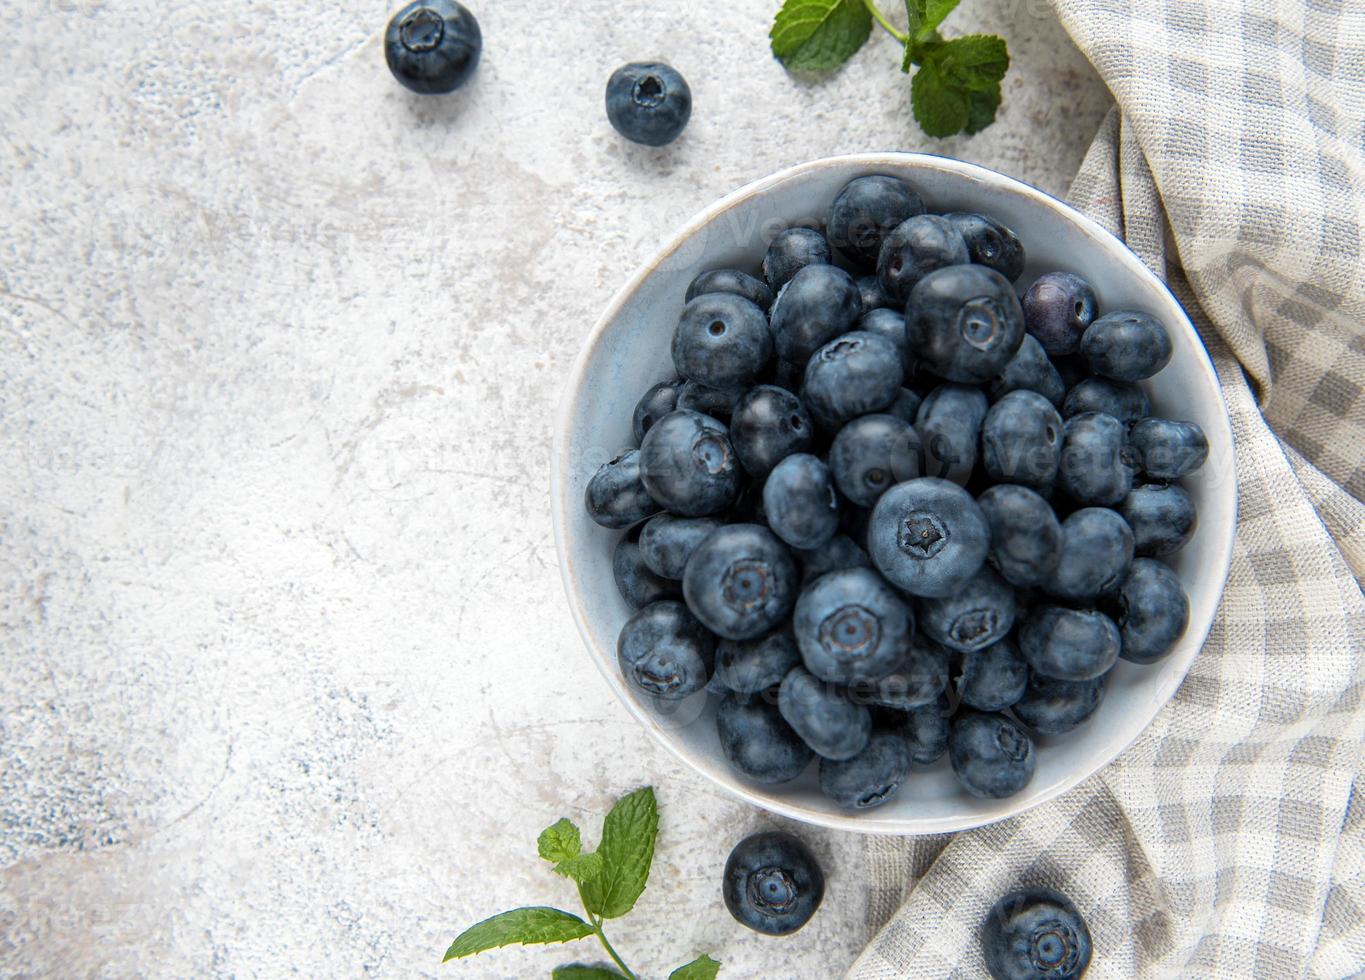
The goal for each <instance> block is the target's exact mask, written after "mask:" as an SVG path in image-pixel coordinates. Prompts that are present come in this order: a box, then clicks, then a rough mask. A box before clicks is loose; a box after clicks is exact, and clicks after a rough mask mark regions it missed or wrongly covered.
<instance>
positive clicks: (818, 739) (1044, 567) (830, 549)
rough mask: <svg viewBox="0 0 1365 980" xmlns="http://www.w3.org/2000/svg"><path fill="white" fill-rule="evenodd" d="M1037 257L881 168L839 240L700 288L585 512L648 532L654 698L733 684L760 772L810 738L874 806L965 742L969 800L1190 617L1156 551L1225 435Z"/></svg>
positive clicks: (1158, 344) (958, 758)
mask: <svg viewBox="0 0 1365 980" xmlns="http://www.w3.org/2000/svg"><path fill="white" fill-rule="evenodd" d="M1023 268H1024V248H1023V246H1022V245H1021V243H1020V241H1019V239H1018V238H1017V237H1016V236H1015V234H1014V233H1013V232H1011V231H1010V230H1009V229H1008V228H1006V227H1004V226H1003V225H1001V224H1000V223H998V222H997V221H995V220H993V219H992V218H990V217H988V216H986V215H982V214H968V213H950V214H929V213H926V210H925V205H924V201H923V199H922V198H921V196H920V194H919V193H917V192H916V190H915V189H914V188H913V187H911V186H910V185H908V184H907V183H905V182H904V181H902V180H899V179H897V178H895V177H889V176H881V175H873V176H865V177H859V178H857V179H856V180H853V181H852V182H850V183H849V184H848V185H847V186H846V187H844V188H843V190H842V191H841V192H840V193H839V195H838V196H837V197H836V198H835V200H834V203H833V205H832V207H831V209H830V212H829V215H828V220H827V222H826V224H825V227H824V230H823V232H821V231H817V230H814V229H812V228H807V227H794V228H790V229H788V230H786V231H783V232H782V233H781V234H779V235H777V237H776V238H775V239H773V241H772V243H771V245H770V247H769V248H768V251H767V254H766V255H765V257H764V259H763V269H762V275H763V278H762V279H759V278H757V277H755V276H753V275H750V274H748V273H746V272H744V271H741V270H738V269H716V270H713V271H708V272H704V273H702V274H701V275H699V276H698V277H697V278H696V280H695V281H693V282H692V284H691V286H690V287H689V288H688V290H687V294H686V298H685V305H684V306H683V308H682V314H681V316H680V317H679V319H678V325H677V329H676V331H675V333H674V335H673V342H672V355H673V363H674V366H675V368H676V370H677V374H678V377H676V378H671V379H669V380H666V381H662V382H660V383H658V384H656V385H654V386H653V387H652V388H650V389H649V390H648V391H647V392H645V394H644V396H643V397H642V398H641V399H640V401H639V404H638V405H637V406H636V408H635V415H634V435H635V438H636V441H637V443H638V446H639V448H637V449H629V450H627V451H625V452H622V453H621V454H620V455H619V456H617V457H616V458H615V459H613V460H611V461H610V462H609V463H607V464H605V465H604V466H603V467H602V468H601V469H600V470H599V471H598V472H597V473H596V475H594V476H593V477H592V479H591V481H590V482H589V484H588V487H587V492H586V506H587V510H588V513H589V514H590V515H591V517H592V518H593V520H595V521H596V522H597V523H599V524H601V525H603V526H605V527H608V528H616V529H629V530H628V533H626V534H625V535H624V536H622V538H621V539H620V541H619V542H618V543H617V545H616V550H615V554H614V558H613V566H614V571H615V577H616V581H617V584H618V585H619V587H620V591H621V594H622V595H623V596H624V597H625V598H626V600H627V602H629V603H630V605H631V606H633V607H634V608H635V609H636V610H637V612H636V613H635V614H634V615H633V616H632V617H631V618H630V620H629V621H628V622H627V623H626V625H625V627H624V628H623V629H622V631H621V635H620V639H619V643H618V647H617V654H618V658H619V662H620V667H621V670H622V672H623V674H624V675H625V677H626V678H627V679H628V680H629V681H630V683H632V684H633V685H635V686H636V687H637V688H638V689H639V690H640V691H642V692H644V693H645V694H647V695H649V696H650V697H652V698H658V699H663V700H678V699H682V698H685V697H688V696H689V695H692V694H695V693H697V692H699V691H703V690H706V689H708V688H709V689H710V690H712V691H714V692H719V693H720V694H721V700H720V703H719V707H718V711H717V713H716V724H717V727H718V730H719V736H720V744H721V747H722V749H723V751H724V753H725V756H726V758H727V759H728V760H729V762H730V764H731V765H732V766H733V767H734V768H735V769H736V770H737V771H738V772H740V773H741V774H743V775H744V776H745V777H747V778H748V779H750V780H753V781H756V782H759V783H769V784H774V783H783V782H786V781H788V780H792V779H795V778H796V777H797V776H798V775H800V774H801V773H802V772H803V771H804V770H805V768H806V767H807V765H808V764H809V763H810V762H811V760H812V759H813V758H814V757H816V756H818V757H819V759H820V762H819V782H820V786H821V788H822V790H823V791H824V792H825V793H826V794H827V795H828V796H830V797H831V798H832V799H834V800H836V801H837V802H838V803H839V804H841V805H843V806H847V807H852V808H867V807H873V806H876V805H878V804H880V803H883V802H885V801H886V800H887V799H889V798H890V797H892V796H893V795H894V794H895V793H896V791H897V789H898V788H899V786H900V784H901V783H902V781H903V780H904V779H905V778H906V777H907V775H908V774H909V772H910V771H911V768H912V766H915V765H926V764H929V763H933V762H934V761H936V760H937V759H939V758H940V757H941V756H942V755H943V754H944V753H945V752H946V753H947V755H948V758H949V760H950V762H951V764H952V768H953V771H954V772H955V773H956V775H957V778H958V780H959V781H960V782H961V784H962V786H963V787H964V788H965V789H966V790H967V791H968V792H970V793H972V794H975V795H976V796H979V797H985V798H1000V797H1006V796H1009V795H1011V794H1013V793H1017V792H1018V791H1019V790H1021V789H1022V788H1023V787H1024V786H1025V785H1026V784H1027V783H1028V781H1029V779H1030V778H1031V777H1032V774H1033V770H1034V763H1035V739H1036V738H1037V737H1038V736H1057V735H1062V734H1063V733H1066V732H1069V731H1071V730H1072V729H1074V728H1076V727H1077V726H1079V725H1081V724H1082V723H1083V722H1085V721H1086V719H1088V718H1089V717H1090V716H1091V715H1092V714H1094V712H1095V711H1096V709H1097V708H1098V706H1099V704H1100V702H1101V700H1102V699H1103V697H1104V692H1105V679H1106V676H1107V674H1108V673H1109V671H1110V669H1111V668H1112V667H1113V666H1114V664H1115V662H1116V661H1117V660H1118V659H1119V658H1120V657H1122V658H1123V659H1126V660H1129V661H1132V662H1134V663H1139V664H1150V663H1153V662H1155V661H1157V660H1160V659H1161V658H1162V657H1164V656H1166V655H1167V654H1168V653H1169V652H1170V651H1171V650H1172V648H1173V647H1174V645H1175V643H1176V641H1177V640H1179V638H1180V636H1181V635H1182V633H1183V632H1184V630H1185V627H1186V623H1187V620H1188V616H1189V603H1188V599H1187V597H1186V595H1185V593H1184V590H1183V589H1182V587H1181V584H1180V581H1179V579H1178V578H1177V576H1176V575H1175V573H1174V572H1173V571H1172V570H1171V569H1170V568H1169V567H1168V566H1166V565H1165V564H1163V563H1162V562H1161V560H1160V559H1162V558H1164V557H1166V556H1168V555H1171V554H1172V553H1174V552H1175V551H1177V550H1178V549H1180V548H1181V547H1182V546H1184V545H1185V543H1186V542H1187V541H1188V540H1189V539H1190V537H1191V535H1192V534H1193V532H1194V529H1195V507H1194V503H1193V501H1192V499H1191V497H1190V495H1189V494H1188V493H1187V492H1186V491H1185V490H1184V489H1183V488H1182V487H1181V486H1180V484H1179V480H1180V479H1181V478H1182V477H1184V476H1186V475H1187V474H1189V473H1191V472H1193V471H1194V470H1196V469H1197V468H1198V467H1199V466H1201V465H1202V464H1203V462H1204V460H1205V458H1206V456H1207V455H1208V444H1207V442H1206V440H1205V437H1204V433H1203V432H1202V431H1201V429H1200V428H1199V426H1198V425H1196V424H1195V423H1193V422H1186V421H1177V420H1171V419H1164V418H1156V417H1152V416H1151V415H1150V414H1149V413H1150V406H1149V403H1148V397H1147V394H1146V393H1145V392H1144V390H1143V388H1142V386H1141V384H1140V382H1141V381H1143V380H1144V379H1146V378H1150V377H1151V376H1152V375H1154V374H1156V373H1157V372H1158V371H1160V370H1161V369H1162V368H1163V367H1164V366H1165V365H1166V363H1167V362H1168V361H1169V360H1170V357H1171V352H1172V348H1171V341H1170V337H1169V336H1168V334H1167V331H1166V329H1165V327H1164V326H1163V325H1162V324H1161V323H1160V322H1158V321H1157V320H1156V319H1155V318H1154V317H1152V316H1151V315H1149V314H1147V313H1145V312H1142V311H1137V310H1115V311H1112V312H1108V313H1106V314H1105V315H1103V316H1098V315H1097V314H1098V312H1099V310H1098V304H1097V301H1096V296H1095V293H1094V291H1093V289H1092V288H1091V287H1090V286H1089V284H1087V283H1086V282H1085V281H1084V280H1083V279H1081V278H1080V277H1079V276H1076V275H1073V274H1071V273H1068V272H1051V273H1048V274H1046V275H1043V276H1041V277H1040V278H1038V279H1037V280H1036V281H1034V282H1033V283H1032V284H1031V285H1029V286H1028V288H1027V290H1025V291H1024V292H1023V296H1022V299H1021V298H1020V296H1019V294H1018V292H1017V291H1016V287H1015V285H1014V282H1015V280H1016V279H1018V278H1019V276H1020V275H1021V273H1022V271H1023Z"/></svg>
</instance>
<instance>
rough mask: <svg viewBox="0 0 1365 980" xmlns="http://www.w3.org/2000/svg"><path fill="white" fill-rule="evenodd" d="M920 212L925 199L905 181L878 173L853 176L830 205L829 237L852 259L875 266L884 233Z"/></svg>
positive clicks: (922, 211) (922, 209) (834, 244)
mask: <svg viewBox="0 0 1365 980" xmlns="http://www.w3.org/2000/svg"><path fill="white" fill-rule="evenodd" d="M923 213H924V199H923V198H921V197H920V196H919V195H918V194H917V193H915V191H913V190H912V189H911V188H910V186H909V185H908V184H906V183H905V181H903V180H900V179H898V178H896V177H886V176H883V175H881V174H873V175H870V176H867V177H856V178H854V179H853V180H851V181H849V182H848V183H847V184H845V185H844V189H843V190H841V191H840V192H839V196H838V197H836V198H835V199H834V203H833V205H831V206H830V209H829V228H828V231H829V240H830V243H831V244H832V245H833V246H834V247H835V248H837V249H839V251H841V252H843V253H844V254H845V255H846V256H848V258H849V259H850V260H851V261H853V262H857V263H859V264H861V265H864V266H869V267H870V266H874V265H876V264H877V257H878V255H880V254H881V250H882V242H883V241H884V240H885V238H886V236H887V235H888V234H889V233H890V232H891V231H892V230H893V229H895V228H896V227H898V226H899V225H900V224H901V222H903V221H905V220H906V219H907V218H912V217H914V216H915V215H919V214H923Z"/></svg>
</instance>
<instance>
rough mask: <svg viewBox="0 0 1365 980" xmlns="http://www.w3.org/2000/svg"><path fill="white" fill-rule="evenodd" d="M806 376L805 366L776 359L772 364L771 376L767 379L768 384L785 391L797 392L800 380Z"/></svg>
mask: <svg viewBox="0 0 1365 980" xmlns="http://www.w3.org/2000/svg"><path fill="white" fill-rule="evenodd" d="M805 376H806V364H805V362H804V361H802V362H801V363H800V364H794V363H792V362H791V361H784V360H783V359H782V358H780V357H779V358H778V359H777V360H775V361H774V362H773V369H772V374H771V376H770V377H769V378H768V383H769V384H773V385H776V386H777V387H779V388H785V389H786V390H787V391H798V390H800V388H801V379H802V378H804V377H805Z"/></svg>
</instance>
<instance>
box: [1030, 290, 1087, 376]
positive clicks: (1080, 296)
mask: <svg viewBox="0 0 1365 980" xmlns="http://www.w3.org/2000/svg"><path fill="white" fill-rule="evenodd" d="M1096 305H1097V304H1096V303H1095V291H1094V290H1093V289H1091V288H1090V284H1089V283H1088V282H1086V281H1085V280H1084V279H1082V278H1081V277H1080V276H1074V275H1072V274H1071V273H1069V272H1049V273H1048V274H1047V275H1044V276H1039V277H1038V278H1037V279H1036V280H1034V283H1033V285H1032V286H1030V287H1029V288H1028V292H1026V293H1025V294H1024V301H1023V307H1024V323H1025V327H1026V329H1027V330H1028V332H1029V333H1030V334H1032V335H1033V336H1034V337H1036V338H1038V343H1040V344H1042V345H1043V350H1045V351H1046V352H1047V354H1048V356H1049V357H1057V356H1058V355H1060V354H1074V353H1076V351H1077V350H1079V349H1080V346H1081V336H1082V334H1084V333H1085V330H1086V328H1087V327H1089V326H1090V323H1091V321H1092V320H1094V319H1095V309H1096Z"/></svg>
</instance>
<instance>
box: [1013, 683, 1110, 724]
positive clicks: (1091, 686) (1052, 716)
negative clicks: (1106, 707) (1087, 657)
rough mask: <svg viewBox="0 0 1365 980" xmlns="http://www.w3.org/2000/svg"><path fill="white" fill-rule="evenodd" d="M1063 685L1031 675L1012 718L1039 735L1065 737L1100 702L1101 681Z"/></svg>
mask: <svg viewBox="0 0 1365 980" xmlns="http://www.w3.org/2000/svg"><path fill="white" fill-rule="evenodd" d="M1106 676H1107V675H1104V674H1102V675H1100V676H1099V677H1096V678H1094V679H1092V680H1088V681H1063V680H1058V679H1057V678H1055V677H1044V676H1043V675H1041V674H1034V675H1033V676H1032V678H1031V679H1030V680H1029V685H1028V690H1026V691H1025V692H1024V696H1023V697H1022V698H1020V699H1019V702H1018V703H1017V704H1015V706H1014V715H1015V717H1016V718H1018V719H1019V720H1020V721H1022V722H1023V723H1024V724H1025V725H1027V726H1028V727H1029V728H1031V729H1033V730H1034V731H1035V732H1037V733H1038V734H1039V735H1065V734H1066V733H1067V732H1069V731H1071V730H1072V729H1075V728H1078V727H1080V725H1081V723H1082V722H1084V721H1086V720H1088V719H1089V718H1090V716H1091V715H1093V714H1094V713H1095V712H1096V711H1097V710H1098V709H1099V706H1100V702H1101V701H1103V700H1104V686H1105V677H1106Z"/></svg>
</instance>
